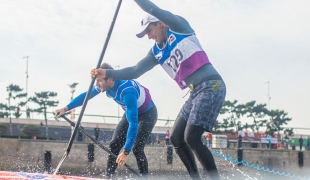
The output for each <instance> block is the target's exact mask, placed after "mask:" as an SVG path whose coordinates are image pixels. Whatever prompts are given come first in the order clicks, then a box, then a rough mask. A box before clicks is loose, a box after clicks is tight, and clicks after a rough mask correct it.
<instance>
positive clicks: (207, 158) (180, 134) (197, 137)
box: [170, 117, 219, 179]
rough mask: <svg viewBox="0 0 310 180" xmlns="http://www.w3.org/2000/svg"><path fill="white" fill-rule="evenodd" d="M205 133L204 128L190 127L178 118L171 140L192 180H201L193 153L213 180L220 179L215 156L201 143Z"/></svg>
mask: <svg viewBox="0 0 310 180" xmlns="http://www.w3.org/2000/svg"><path fill="white" fill-rule="evenodd" d="M204 131H205V130H204V129H203V128H202V127H199V126H194V125H189V124H187V121H185V120H184V119H182V118H180V117H178V118H177V120H176V122H175V123H174V126H173V129H172V133H171V137H170V140H171V142H172V144H173V146H174V148H175V151H176V153H177V154H178V155H179V157H180V159H181V160H182V162H183V164H184V165H185V167H186V169H187V171H188V173H189V175H190V177H191V178H192V179H200V176H199V173H198V168H197V165H196V162H195V157H194V154H193V152H194V153H195V155H196V157H197V159H198V161H199V162H200V164H201V165H202V166H203V168H204V169H205V170H206V171H207V172H208V175H209V176H210V177H211V179H219V174H218V171H217V168H216V165H215V161H214V158H213V155H212V153H211V151H210V150H209V149H208V148H207V147H206V146H204V145H203V144H202V142H201V136H202V134H203V133H204Z"/></svg>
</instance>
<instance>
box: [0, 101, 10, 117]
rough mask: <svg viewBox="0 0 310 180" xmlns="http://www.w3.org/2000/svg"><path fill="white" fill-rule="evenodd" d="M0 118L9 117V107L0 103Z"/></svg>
mask: <svg viewBox="0 0 310 180" xmlns="http://www.w3.org/2000/svg"><path fill="white" fill-rule="evenodd" d="M0 110H1V111H0V118H4V117H6V118H8V117H9V107H8V106H7V105H6V104H3V103H0Z"/></svg>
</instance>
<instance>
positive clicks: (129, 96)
mask: <svg viewBox="0 0 310 180" xmlns="http://www.w3.org/2000/svg"><path fill="white" fill-rule="evenodd" d="M132 90H133V89H132ZM126 91H127V92H126V93H124V94H123V95H122V101H123V103H124V104H125V106H126V118H127V120H128V123H129V127H128V131H127V138H126V142H125V146H124V150H127V151H131V149H132V146H133V144H134V143H135V140H136V138H137V134H138V104H137V99H138V95H137V93H136V92H135V91H131V89H127V90H126Z"/></svg>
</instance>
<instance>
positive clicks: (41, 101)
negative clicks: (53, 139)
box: [29, 91, 59, 137]
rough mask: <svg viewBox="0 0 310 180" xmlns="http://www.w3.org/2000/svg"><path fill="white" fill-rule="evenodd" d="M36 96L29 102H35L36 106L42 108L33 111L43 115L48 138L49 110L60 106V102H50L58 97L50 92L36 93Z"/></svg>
mask: <svg viewBox="0 0 310 180" xmlns="http://www.w3.org/2000/svg"><path fill="white" fill-rule="evenodd" d="M34 94H35V96H33V97H30V98H29V101H31V102H34V103H35V104H37V105H39V106H40V107H39V108H37V109H33V111H34V112H37V113H39V114H41V113H43V115H44V120H45V128H46V137H48V125H47V108H48V107H55V106H57V105H58V103H59V101H53V100H50V99H51V98H54V97H56V96H57V93H55V92H49V91H42V92H39V93H34Z"/></svg>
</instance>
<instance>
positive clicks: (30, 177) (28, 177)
mask: <svg viewBox="0 0 310 180" xmlns="http://www.w3.org/2000/svg"><path fill="white" fill-rule="evenodd" d="M0 179H1V180H12V179H14V180H34V179H37V180H39V179H42V180H47V179H48V180H52V179H53V180H54V179H55V180H57V179H70V180H96V179H95V178H87V177H79V176H68V175H52V174H42V173H26V172H12V171H0Z"/></svg>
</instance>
